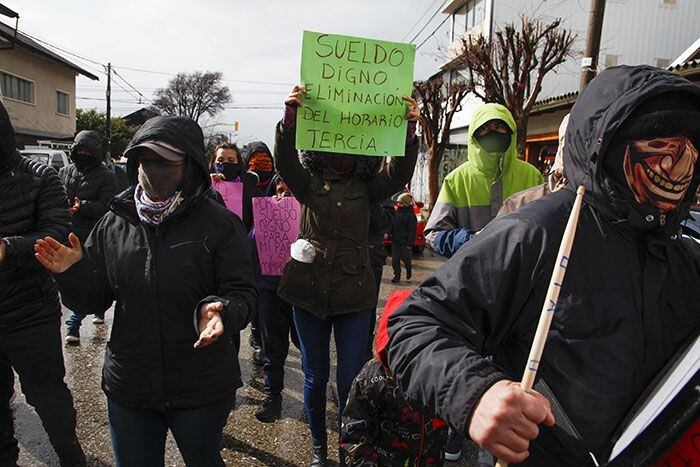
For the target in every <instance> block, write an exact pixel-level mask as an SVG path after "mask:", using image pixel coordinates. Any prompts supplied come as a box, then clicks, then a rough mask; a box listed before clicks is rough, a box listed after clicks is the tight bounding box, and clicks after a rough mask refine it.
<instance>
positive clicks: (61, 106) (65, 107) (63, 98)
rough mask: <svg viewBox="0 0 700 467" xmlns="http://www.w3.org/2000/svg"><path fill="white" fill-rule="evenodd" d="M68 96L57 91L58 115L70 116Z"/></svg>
mask: <svg viewBox="0 0 700 467" xmlns="http://www.w3.org/2000/svg"><path fill="white" fill-rule="evenodd" d="M68 97H69V96H68V94H66V93H65V92H62V91H56V113H57V114H59V115H70V105H69V103H68V102H69V101H68Z"/></svg>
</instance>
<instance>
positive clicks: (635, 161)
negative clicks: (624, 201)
mask: <svg viewBox="0 0 700 467" xmlns="http://www.w3.org/2000/svg"><path fill="white" fill-rule="evenodd" d="M697 161H698V150H697V149H696V148H695V146H694V145H693V143H692V141H691V140H690V139H689V138H687V137H685V136H674V137H667V138H655V139H650V140H638V141H632V142H630V143H629V144H628V145H627V147H626V149H625V155H624V159H623V168H624V173H625V180H626V181H627V185H628V186H629V187H630V189H631V190H632V194H633V195H634V198H635V199H636V200H637V202H638V203H642V204H645V203H646V204H651V205H653V206H656V207H657V208H659V209H660V210H661V211H663V212H668V211H671V210H673V209H675V208H677V207H678V205H679V204H680V203H681V201H683V198H684V197H685V194H686V192H687V191H688V187H689V186H690V184H691V182H692V179H693V175H694V173H695V168H696V165H697Z"/></svg>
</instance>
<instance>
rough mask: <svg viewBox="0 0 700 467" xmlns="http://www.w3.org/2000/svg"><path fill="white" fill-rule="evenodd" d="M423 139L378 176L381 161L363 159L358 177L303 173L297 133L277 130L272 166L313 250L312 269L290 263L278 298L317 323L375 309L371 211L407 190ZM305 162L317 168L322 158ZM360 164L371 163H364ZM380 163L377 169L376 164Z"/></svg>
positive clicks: (411, 143)
mask: <svg viewBox="0 0 700 467" xmlns="http://www.w3.org/2000/svg"><path fill="white" fill-rule="evenodd" d="M417 155H418V138H417V137H415V135H413V134H412V135H411V139H410V140H407V141H406V153H405V156H403V157H397V158H394V160H392V162H391V163H389V164H387V165H386V167H385V169H383V170H382V171H381V172H377V170H374V172H373V173H371V171H369V172H368V169H369V168H370V167H372V166H374V167H376V168H378V164H377V162H378V160H377V159H376V158H363V157H361V156H357V157H358V158H359V159H358V161H357V164H356V168H355V171H354V172H352V173H351V174H349V175H342V176H341V175H338V174H337V173H335V174H334V173H332V171H325V169H322V170H313V169H306V168H305V167H304V166H302V163H301V161H300V157H299V155H298V153H297V150H296V147H295V135H294V128H283V124H282V122H280V124H279V125H278V126H277V133H276V136H275V162H276V165H277V168H278V170H279V173H280V175H281V176H282V178H284V181H285V182H286V183H287V186H288V187H289V189H290V190H291V191H292V193H293V194H294V197H295V198H296V199H297V200H299V202H300V203H301V219H300V231H299V238H301V239H305V240H307V241H308V242H309V243H311V244H312V245H313V246H314V248H315V249H316V257H315V259H314V262H313V263H302V262H300V261H296V260H295V259H294V258H290V260H289V261H288V262H287V264H286V266H285V269H284V273H283V274H282V280H281V282H280V288H279V291H278V292H279V293H278V295H279V297H280V298H282V299H283V300H285V301H287V302H289V303H291V304H293V305H296V306H298V307H301V308H303V309H304V310H306V311H308V312H309V313H310V314H312V315H313V316H314V317H316V318H319V319H323V320H325V319H326V318H327V317H329V316H336V315H341V314H347V313H353V312H360V311H364V310H369V309H371V308H373V307H374V306H375V305H376V303H377V288H376V285H375V277H374V272H373V271H372V266H371V263H370V259H369V248H368V240H367V237H368V231H369V220H370V212H371V209H372V206H373V205H375V204H379V203H381V202H383V201H384V200H385V199H386V198H388V197H389V196H391V195H392V194H393V193H396V192H397V191H399V190H401V189H403V187H404V185H406V183H408V181H409V180H410V179H411V176H412V175H413V169H414V167H415V164H416V157H417ZM310 159H312V160H310V161H308V162H314V160H313V159H316V160H315V162H320V159H321V158H320V157H316V158H313V157H312V158H310ZM363 159H369V160H367V161H365V160H363ZM375 164H376V165H375Z"/></svg>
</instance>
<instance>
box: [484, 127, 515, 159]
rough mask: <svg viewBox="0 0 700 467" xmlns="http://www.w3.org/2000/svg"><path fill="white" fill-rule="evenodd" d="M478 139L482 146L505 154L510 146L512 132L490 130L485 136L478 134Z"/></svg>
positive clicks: (496, 152) (492, 151) (489, 150)
mask: <svg viewBox="0 0 700 467" xmlns="http://www.w3.org/2000/svg"><path fill="white" fill-rule="evenodd" d="M476 140H477V141H478V142H479V145H480V146H481V147H482V148H484V149H485V150H486V151H487V152H490V153H495V154H503V153H504V152H506V151H507V150H508V148H509V147H510V133H506V134H504V133H499V132H497V131H489V132H488V133H486V134H485V135H484V136H477V137H476Z"/></svg>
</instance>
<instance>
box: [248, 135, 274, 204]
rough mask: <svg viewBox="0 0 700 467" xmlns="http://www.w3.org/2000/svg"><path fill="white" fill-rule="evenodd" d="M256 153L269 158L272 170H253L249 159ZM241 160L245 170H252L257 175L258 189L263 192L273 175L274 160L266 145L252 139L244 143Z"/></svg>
mask: <svg viewBox="0 0 700 467" xmlns="http://www.w3.org/2000/svg"><path fill="white" fill-rule="evenodd" d="M256 154H264V155H266V156H267V158H268V159H269V160H270V165H271V167H272V170H271V171H270V172H260V171H257V170H253V167H251V162H252V161H251V159H252V157H253V156H254V155H256ZM242 156H243V161H244V162H245V169H246V170H247V171H251V172H254V173H255V174H256V175H257V176H258V179H259V181H258V190H260V191H261V192H263V193H264V192H265V191H266V190H267V188H268V187H269V186H270V184H271V182H272V177H273V176H274V175H275V172H276V171H275V160H274V158H273V157H272V153H271V152H270V148H268V147H267V144H265V143H264V142H262V141H253V142H252V143H249V144H246V145H245V147H244V148H243V154H242Z"/></svg>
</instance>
